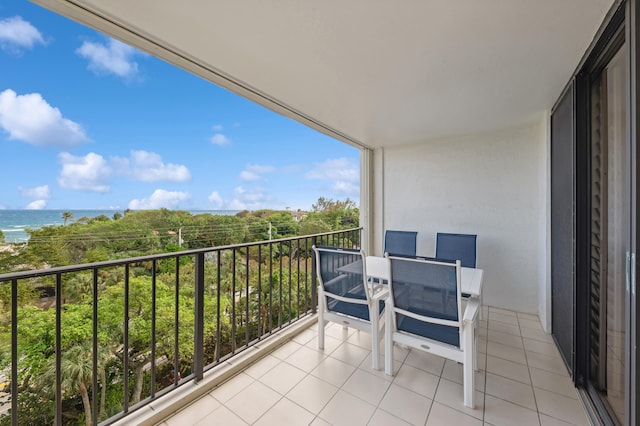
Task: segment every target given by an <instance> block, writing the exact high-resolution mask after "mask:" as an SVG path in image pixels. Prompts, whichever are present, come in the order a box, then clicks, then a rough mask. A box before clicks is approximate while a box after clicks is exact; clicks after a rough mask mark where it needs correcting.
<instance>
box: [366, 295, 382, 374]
mask: <svg viewBox="0 0 640 426" xmlns="http://www.w3.org/2000/svg"><path fill="white" fill-rule="evenodd" d="M376 305H377V301H375V300H374V306H373V308H372V307H371V305H370V306H369V317H370V318H371V361H372V364H373V365H372V366H373V369H374V370H379V369H380V329H379V327H380V311H379V310H378V309H376Z"/></svg>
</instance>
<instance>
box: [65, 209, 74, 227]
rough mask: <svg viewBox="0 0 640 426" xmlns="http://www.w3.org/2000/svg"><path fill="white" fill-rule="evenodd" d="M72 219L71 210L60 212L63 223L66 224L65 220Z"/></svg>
mask: <svg viewBox="0 0 640 426" xmlns="http://www.w3.org/2000/svg"><path fill="white" fill-rule="evenodd" d="M71 219H73V213H71V212H64V213H62V220H64V224H65V225H66V224H67V221H69V220H71Z"/></svg>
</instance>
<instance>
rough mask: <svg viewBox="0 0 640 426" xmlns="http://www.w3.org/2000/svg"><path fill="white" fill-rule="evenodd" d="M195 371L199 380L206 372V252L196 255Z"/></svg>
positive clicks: (196, 378)
mask: <svg viewBox="0 0 640 426" xmlns="http://www.w3.org/2000/svg"><path fill="white" fill-rule="evenodd" d="M194 268H195V271H194V273H195V280H196V283H195V284H196V288H195V295H194V310H195V313H194V315H195V318H194V331H193V332H194V339H193V373H194V374H195V381H196V382H199V381H200V380H202V378H203V373H204V253H197V254H196V255H195V266H194Z"/></svg>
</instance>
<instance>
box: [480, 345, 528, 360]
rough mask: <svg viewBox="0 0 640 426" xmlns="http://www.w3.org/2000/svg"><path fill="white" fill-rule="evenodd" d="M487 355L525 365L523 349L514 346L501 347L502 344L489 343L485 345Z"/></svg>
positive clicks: (525, 358)
mask: <svg viewBox="0 0 640 426" xmlns="http://www.w3.org/2000/svg"><path fill="white" fill-rule="evenodd" d="M487 355H491V356H494V357H496V358H502V359H506V360H509V361H513V362H517V363H518V364H522V365H527V357H526V356H525V353H524V349H520V348H516V347H514V346H509V345H503V344H502V343H497V342H489V343H488V344H487Z"/></svg>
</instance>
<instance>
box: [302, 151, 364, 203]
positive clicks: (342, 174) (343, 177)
mask: <svg viewBox="0 0 640 426" xmlns="http://www.w3.org/2000/svg"><path fill="white" fill-rule="evenodd" d="M305 177H306V178H307V179H313V180H323V181H328V182H332V189H333V190H334V191H335V192H338V193H342V194H345V195H348V196H358V194H359V192H360V169H359V167H358V166H357V165H356V164H355V163H354V162H353V161H351V160H349V159H348V158H335V159H330V160H327V161H325V162H322V163H318V164H316V165H315V166H314V168H313V169H312V170H310V171H309V172H307V174H306V175H305Z"/></svg>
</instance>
